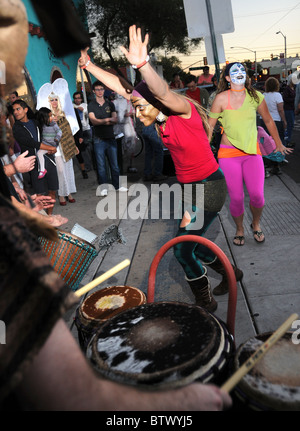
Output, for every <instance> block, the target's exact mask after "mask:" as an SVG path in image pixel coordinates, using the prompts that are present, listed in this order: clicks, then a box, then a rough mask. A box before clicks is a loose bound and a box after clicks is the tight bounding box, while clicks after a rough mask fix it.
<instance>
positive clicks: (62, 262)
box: [39, 231, 98, 291]
mask: <svg viewBox="0 0 300 431" xmlns="http://www.w3.org/2000/svg"><path fill="white" fill-rule="evenodd" d="M58 238H59V240H58V241H50V240H48V239H46V238H43V237H40V238H39V241H40V244H41V246H42V248H43V249H44V252H45V253H46V255H47V256H48V258H49V260H50V263H51V265H52V267H53V269H54V270H55V271H56V272H57V273H58V274H59V275H60V276H61V278H62V279H63V280H64V281H65V283H66V284H67V285H68V286H69V287H70V288H71V289H72V290H74V291H75V290H77V289H78V287H79V285H80V282H81V280H82V279H83V277H84V275H85V273H86V271H87V269H88V267H89V266H90V264H91V263H92V261H93V260H94V259H95V257H96V256H97V255H98V252H97V250H96V248H95V247H94V246H93V245H92V244H90V243H89V242H87V241H84V240H83V239H81V238H79V237H77V236H76V235H73V234H71V233H68V232H64V231H59V232H58Z"/></svg>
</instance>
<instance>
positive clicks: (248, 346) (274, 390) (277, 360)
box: [235, 332, 300, 411]
mask: <svg viewBox="0 0 300 431" xmlns="http://www.w3.org/2000/svg"><path fill="white" fill-rule="evenodd" d="M270 335H271V333H268V334H262V335H259V336H257V337H253V338H251V339H249V340H248V341H247V342H246V343H245V344H244V345H243V346H241V347H240V349H239V350H238V352H237V354H236V358H235V368H236V369H237V368H239V367H240V366H241V365H242V364H243V363H244V362H245V361H246V360H247V359H248V358H249V357H250V356H251V355H252V354H253V353H254V352H255V351H256V350H257V349H258V348H259V346H260V345H262V344H263V343H264V341H266V340H267V338H268V337H269V336H270ZM237 389H238V390H239V391H241V393H243V394H244V396H245V397H247V398H249V399H250V400H251V402H253V404H257V408H259V407H261V409H264V410H267V409H268V410H276V411H277V410H278V411H280V410H299V409H300V345H299V344H294V343H293V342H292V333H290V332H288V333H286V334H285V335H284V336H283V337H282V338H281V339H280V340H279V341H277V343H276V344H275V345H274V346H272V347H271V349H270V350H269V351H268V352H267V353H266V354H265V355H264V356H263V358H262V359H261V360H260V361H259V362H258V363H257V364H256V365H255V366H254V368H253V369H252V370H250V372H249V373H248V374H247V375H246V376H245V377H244V378H243V379H242V381H241V382H240V383H239V385H238V388H237Z"/></svg>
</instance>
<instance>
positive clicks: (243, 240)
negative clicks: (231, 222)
mask: <svg viewBox="0 0 300 431" xmlns="http://www.w3.org/2000/svg"><path fill="white" fill-rule="evenodd" d="M234 240H238V241H239V244H238V243H237V242H234ZM233 244H234V245H237V246H238V247H241V246H242V245H244V244H245V237H244V235H236V236H235V237H233Z"/></svg>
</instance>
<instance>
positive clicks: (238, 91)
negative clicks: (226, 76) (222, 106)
mask: <svg viewBox="0 0 300 431" xmlns="http://www.w3.org/2000/svg"><path fill="white" fill-rule="evenodd" d="M230 90H231V91H235V92H236V93H241V92H242V91H244V90H246V88H245V87H244V88H242V89H241V90H234V89H233V88H231V89H230Z"/></svg>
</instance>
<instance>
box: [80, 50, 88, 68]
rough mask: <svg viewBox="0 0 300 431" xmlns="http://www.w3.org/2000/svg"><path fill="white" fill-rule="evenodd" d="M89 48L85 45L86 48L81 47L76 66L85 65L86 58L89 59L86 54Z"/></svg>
mask: <svg viewBox="0 0 300 431" xmlns="http://www.w3.org/2000/svg"><path fill="white" fill-rule="evenodd" d="M89 49H90V48H89V47H87V48H85V49H82V50H81V51H80V52H81V57H80V58H79V60H78V66H79V67H83V66H85V65H86V63H87V62H88V59H89V55H88V50H89Z"/></svg>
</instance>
